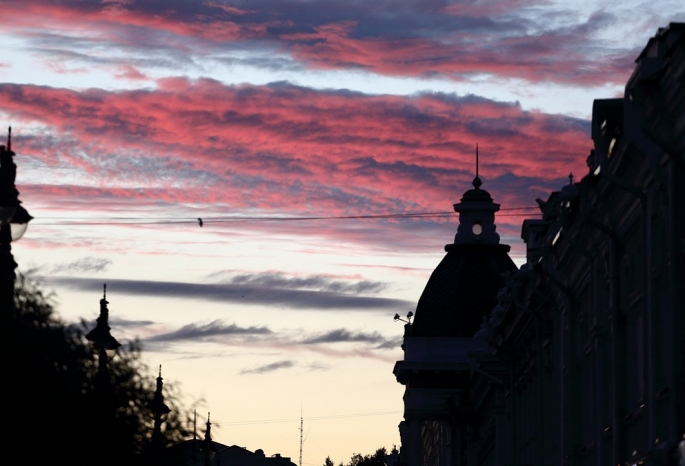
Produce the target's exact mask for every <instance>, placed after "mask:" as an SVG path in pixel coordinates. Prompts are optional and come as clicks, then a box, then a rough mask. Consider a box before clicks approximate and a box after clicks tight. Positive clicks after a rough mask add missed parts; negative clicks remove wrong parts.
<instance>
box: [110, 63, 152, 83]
mask: <svg viewBox="0 0 685 466" xmlns="http://www.w3.org/2000/svg"><path fill="white" fill-rule="evenodd" d="M120 70H121V71H120V72H119V73H117V74H115V77H116V78H117V79H128V80H131V81H147V80H149V79H150V78H148V77H147V76H145V75H144V74H143V73H141V72H140V71H139V70H138V69H136V68H134V67H133V66H130V65H123V66H121V67H120Z"/></svg>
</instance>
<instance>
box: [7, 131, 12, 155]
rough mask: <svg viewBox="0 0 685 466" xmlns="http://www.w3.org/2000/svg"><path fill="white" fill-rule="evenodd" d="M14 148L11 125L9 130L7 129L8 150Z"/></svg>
mask: <svg viewBox="0 0 685 466" xmlns="http://www.w3.org/2000/svg"><path fill="white" fill-rule="evenodd" d="M11 150H12V127H11V126H10V127H9V130H8V131H7V151H8V152H9V151H11Z"/></svg>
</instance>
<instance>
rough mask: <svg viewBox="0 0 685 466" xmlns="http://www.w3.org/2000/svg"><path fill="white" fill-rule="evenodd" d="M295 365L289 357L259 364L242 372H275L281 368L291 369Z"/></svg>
mask: <svg viewBox="0 0 685 466" xmlns="http://www.w3.org/2000/svg"><path fill="white" fill-rule="evenodd" d="M294 366H295V362H294V361H291V360H289V359H286V360H283V361H276V362H272V363H271V364H266V365H264V366H257V367H253V368H251V369H247V368H246V369H243V370H241V371H240V374H264V373H266V372H273V371H277V370H279V369H289V368H291V367H294Z"/></svg>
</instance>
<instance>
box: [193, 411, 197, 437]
mask: <svg viewBox="0 0 685 466" xmlns="http://www.w3.org/2000/svg"><path fill="white" fill-rule="evenodd" d="M193 440H197V409H193Z"/></svg>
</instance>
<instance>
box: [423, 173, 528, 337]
mask: <svg viewBox="0 0 685 466" xmlns="http://www.w3.org/2000/svg"><path fill="white" fill-rule="evenodd" d="M473 185H474V187H475V189H470V190H468V191H466V193H464V196H463V197H462V200H461V202H460V203H459V204H455V205H454V210H455V211H457V212H459V228H458V229H457V234H456V236H455V238H454V244H448V245H447V246H445V250H446V251H447V255H445V257H444V258H443V259H442V261H441V262H440V264H439V265H438V266H437V268H436V269H435V270H434V271H433V274H432V275H431V277H430V279H429V280H428V283H427V284H426V288H425V289H424V290H423V294H422V295H421V298H420V299H419V303H418V305H417V306H416V313H415V317H414V323H413V325H412V336H416V337H467V338H470V337H473V335H474V334H475V333H476V332H477V331H478V329H479V328H480V324H481V320H482V318H483V316H487V315H488V314H490V311H491V310H492V308H493V307H494V306H495V305H496V304H497V300H496V296H497V291H499V290H500V288H502V287H503V286H504V277H503V276H502V274H505V273H507V272H509V273H513V272H515V271H516V270H518V268H517V267H516V264H514V262H513V261H512V260H511V258H510V257H509V254H507V253H508V252H509V249H510V247H509V246H507V245H504V244H499V235H498V234H497V233H495V222H494V220H495V212H497V211H498V210H499V204H495V203H494V202H493V201H492V198H491V197H490V194H489V193H488V192H487V191H485V190H482V189H480V185H481V183H480V179H478V178H476V179H475V180H474V183H473Z"/></svg>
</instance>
